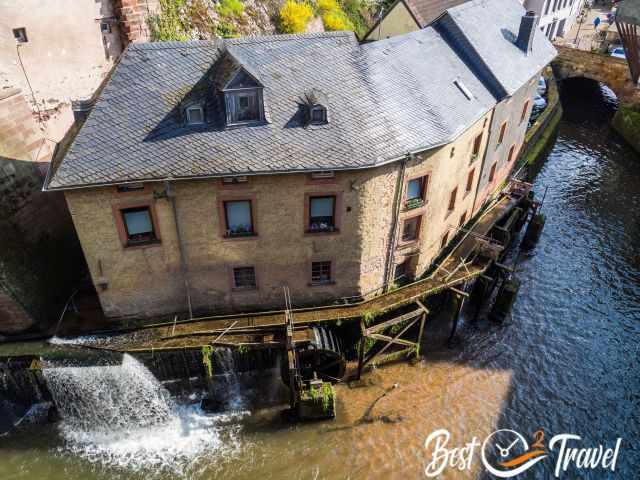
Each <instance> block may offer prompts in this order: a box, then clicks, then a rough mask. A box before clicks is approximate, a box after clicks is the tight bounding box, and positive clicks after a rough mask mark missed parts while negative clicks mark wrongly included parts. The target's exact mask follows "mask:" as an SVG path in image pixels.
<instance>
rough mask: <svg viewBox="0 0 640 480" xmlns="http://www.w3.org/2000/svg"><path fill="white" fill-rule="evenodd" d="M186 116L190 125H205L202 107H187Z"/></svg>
mask: <svg viewBox="0 0 640 480" xmlns="http://www.w3.org/2000/svg"><path fill="white" fill-rule="evenodd" d="M186 116H187V124H188V125H202V124H203V123H204V111H203V109H202V107H201V106H200V105H191V106H190V107H187V108H186Z"/></svg>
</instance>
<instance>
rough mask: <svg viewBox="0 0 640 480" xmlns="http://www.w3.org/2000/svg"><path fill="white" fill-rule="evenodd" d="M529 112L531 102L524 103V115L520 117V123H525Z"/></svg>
mask: <svg viewBox="0 0 640 480" xmlns="http://www.w3.org/2000/svg"><path fill="white" fill-rule="evenodd" d="M528 111H529V100H527V101H526V102H524V106H523V107H522V114H521V115H520V123H522V122H524V119H525V118H526V116H527V112H528Z"/></svg>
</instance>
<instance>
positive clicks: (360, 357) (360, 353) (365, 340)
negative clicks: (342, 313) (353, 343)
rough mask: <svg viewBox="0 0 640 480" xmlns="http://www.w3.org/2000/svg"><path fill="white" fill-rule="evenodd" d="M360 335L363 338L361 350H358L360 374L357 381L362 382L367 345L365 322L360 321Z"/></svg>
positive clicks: (361, 339)
mask: <svg viewBox="0 0 640 480" xmlns="http://www.w3.org/2000/svg"><path fill="white" fill-rule="evenodd" d="M360 333H361V334H362V337H361V338H360V348H359V350H358V373H357V375H356V380H360V375H362V367H363V366H364V346H365V344H366V343H367V337H366V336H365V328H364V321H363V320H360Z"/></svg>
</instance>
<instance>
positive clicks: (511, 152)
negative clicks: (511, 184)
mask: <svg viewBox="0 0 640 480" xmlns="http://www.w3.org/2000/svg"><path fill="white" fill-rule="evenodd" d="M515 154H516V146H515V145H511V148H510V149H509V156H508V157H507V162H508V163H511V162H512V161H513V158H514V157H515Z"/></svg>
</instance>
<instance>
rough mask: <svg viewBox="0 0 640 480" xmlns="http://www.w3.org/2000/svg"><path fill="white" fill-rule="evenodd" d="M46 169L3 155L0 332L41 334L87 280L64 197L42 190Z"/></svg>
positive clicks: (0, 160)
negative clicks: (83, 279)
mask: <svg viewBox="0 0 640 480" xmlns="http://www.w3.org/2000/svg"><path fill="white" fill-rule="evenodd" d="M42 171H43V168H42V165H41V164H39V163H36V162H31V161H24V160H16V159H12V158H7V157H3V156H0V199H1V201H0V232H2V233H1V234H0V334H4V335H10V334H16V333H21V332H22V333H23V332H31V333H43V332H46V331H47V329H48V328H49V327H50V326H51V325H53V324H55V322H56V321H57V318H58V316H59V315H60V312H61V309H62V308H63V306H64V303H65V302H66V301H67V299H68V297H69V295H70V294H71V293H72V290H73V288H74V286H75V285H77V284H78V282H79V281H80V280H81V279H82V278H83V277H84V276H86V272H87V267H86V264H85V261H84V257H83V255H82V250H81V248H80V243H79V241H78V238H77V235H76V232H75V229H74V227H73V223H72V221H71V216H70V215H69V212H68V210H67V206H66V202H65V200H64V197H63V195H62V194H61V193H48V192H47V193H45V192H43V191H42V185H43V182H44V175H43V174H42Z"/></svg>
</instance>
